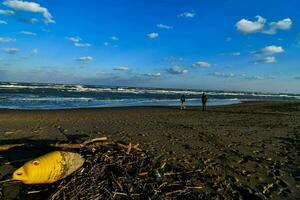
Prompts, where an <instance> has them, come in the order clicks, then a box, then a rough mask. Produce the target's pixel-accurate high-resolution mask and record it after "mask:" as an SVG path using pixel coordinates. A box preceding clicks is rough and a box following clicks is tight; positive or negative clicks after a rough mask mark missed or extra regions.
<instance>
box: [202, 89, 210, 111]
mask: <svg viewBox="0 0 300 200" xmlns="http://www.w3.org/2000/svg"><path fill="white" fill-rule="evenodd" d="M207 99H208V97H207V96H206V94H205V93H204V92H203V93H202V96H201V100H202V111H205V110H206V102H207Z"/></svg>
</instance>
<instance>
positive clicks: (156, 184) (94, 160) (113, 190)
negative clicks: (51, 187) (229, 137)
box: [49, 143, 205, 200]
mask: <svg viewBox="0 0 300 200" xmlns="http://www.w3.org/2000/svg"><path fill="white" fill-rule="evenodd" d="M81 154H82V155H83V156H84V157H85V159H86V161H85V164H84V166H83V167H82V168H81V169H79V170H78V171H76V172H75V173H74V174H72V175H71V176H70V177H68V178H66V179H64V180H63V181H61V182H60V183H59V184H58V185H57V189H56V190H55V191H53V192H52V194H51V196H50V198H49V199H52V200H56V199H166V198H179V199H202V198H203V197H205V192H204V190H203V186H204V185H203V181H204V180H203V175H202V173H201V170H195V169H194V170H190V169H185V168H182V167H179V166H177V167H176V166H175V165H170V164H168V163H166V162H165V161H163V160H160V159H159V158H153V157H149V156H148V155H147V154H146V153H145V152H143V151H141V150H140V149H139V148H138V146H137V145H136V146H134V145H131V144H129V145H125V144H120V143H112V144H107V145H105V146H102V147H101V148H95V149H92V151H91V150H89V149H85V150H84V149H83V150H82V152H81ZM201 180H202V181H201Z"/></svg>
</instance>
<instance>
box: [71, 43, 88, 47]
mask: <svg viewBox="0 0 300 200" xmlns="http://www.w3.org/2000/svg"><path fill="white" fill-rule="evenodd" d="M74 46H75V47H90V46H92V45H91V44H89V43H79V42H75V43H74Z"/></svg>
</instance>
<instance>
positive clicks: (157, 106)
mask: <svg viewBox="0 0 300 200" xmlns="http://www.w3.org/2000/svg"><path fill="white" fill-rule="evenodd" d="M199 101H200V100H199ZM274 103H275V104H278V103H279V104H281V103H288V104H289V103H300V101H297V100H294V101H292V100H273V101H272V100H242V101H240V102H238V103H232V104H221V105H209V104H208V105H207V107H208V108H221V107H228V106H229V107H230V106H235V105H246V106H247V105H248V104H274ZM200 107H201V105H188V104H187V108H200ZM124 108H125V109H126V108H133V109H134V108H180V102H179V100H178V106H173V105H171V106H165V105H162V106H159V105H155V106H153V105H149V106H147V105H141V106H95V107H92V106H91V107H73V108H53V109H51V108H50V109H49V108H45V109H39V108H36V109H35V108H23V109H21V108H0V112H1V111H29V112H30V111H71V110H101V109H103V110H105V109H124Z"/></svg>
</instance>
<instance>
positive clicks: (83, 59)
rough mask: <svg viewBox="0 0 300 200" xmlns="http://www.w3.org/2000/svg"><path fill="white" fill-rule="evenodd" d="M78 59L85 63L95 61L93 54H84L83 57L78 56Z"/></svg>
mask: <svg viewBox="0 0 300 200" xmlns="http://www.w3.org/2000/svg"><path fill="white" fill-rule="evenodd" d="M76 60H77V61H79V62H83V63H85V64H88V63H90V62H91V61H93V57H91V56H82V57H79V58H76Z"/></svg>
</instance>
